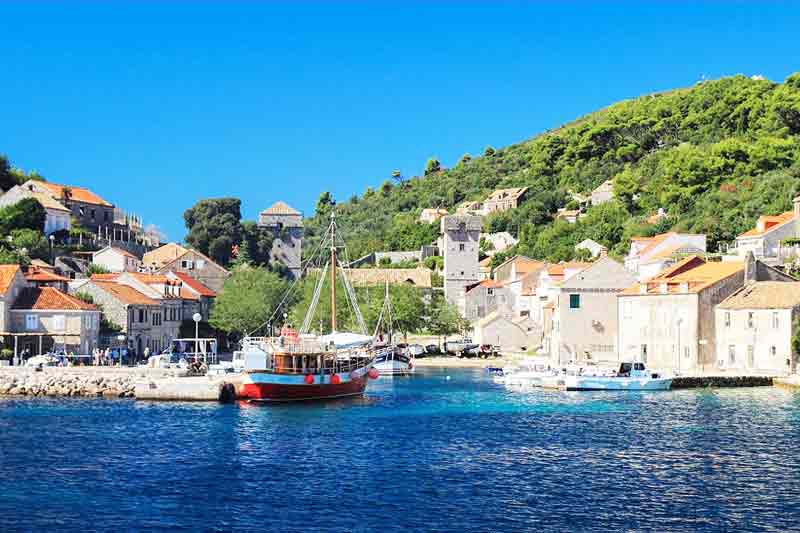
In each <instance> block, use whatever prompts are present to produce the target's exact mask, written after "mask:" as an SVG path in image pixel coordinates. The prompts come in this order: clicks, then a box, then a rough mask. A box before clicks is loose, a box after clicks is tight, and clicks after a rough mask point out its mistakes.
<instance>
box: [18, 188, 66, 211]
mask: <svg viewBox="0 0 800 533" xmlns="http://www.w3.org/2000/svg"><path fill="white" fill-rule="evenodd" d="M28 194H30V195H31V197H32V198H33V199H34V200H36V201H37V202H39V203H40V204H41V206H42V207H44V208H45V209H52V210H54V211H65V212H67V213H69V209H67V208H66V207H64V206H63V205H61V203H59V202H58V200H56V199H55V198H53V197H52V196H50V195H48V194H46V193H43V192H29V193H28Z"/></svg>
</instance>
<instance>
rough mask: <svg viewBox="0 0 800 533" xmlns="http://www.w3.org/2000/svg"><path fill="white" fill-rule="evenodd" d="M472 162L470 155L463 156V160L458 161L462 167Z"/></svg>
mask: <svg viewBox="0 0 800 533" xmlns="http://www.w3.org/2000/svg"><path fill="white" fill-rule="evenodd" d="M470 161H472V156H471V155H469V154H464V155H462V156H461V159H459V160H458V162H459V163H461V164H462V165H466V164H467V163H469V162H470Z"/></svg>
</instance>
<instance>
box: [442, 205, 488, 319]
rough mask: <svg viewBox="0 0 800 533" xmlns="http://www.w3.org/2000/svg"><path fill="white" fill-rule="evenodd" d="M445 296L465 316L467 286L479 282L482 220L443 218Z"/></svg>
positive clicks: (457, 217) (477, 217)
mask: <svg viewBox="0 0 800 533" xmlns="http://www.w3.org/2000/svg"><path fill="white" fill-rule="evenodd" d="M441 224H442V226H441V228H442V248H443V249H442V255H443V256H444V297H445V298H446V299H447V301H448V302H450V303H452V304H454V305H455V306H456V307H458V309H459V311H460V312H461V314H462V315H463V314H464V292H465V288H466V286H467V285H471V284H473V283H478V281H480V278H479V277H478V246H479V242H480V234H481V228H482V226H483V222H482V218H481V217H479V216H474V215H448V216H446V217H442V222H441Z"/></svg>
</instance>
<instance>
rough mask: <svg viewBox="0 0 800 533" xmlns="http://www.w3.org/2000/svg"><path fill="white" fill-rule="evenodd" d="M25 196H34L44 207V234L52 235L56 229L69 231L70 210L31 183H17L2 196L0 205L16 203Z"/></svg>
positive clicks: (5, 205)
mask: <svg viewBox="0 0 800 533" xmlns="http://www.w3.org/2000/svg"><path fill="white" fill-rule="evenodd" d="M25 198H33V199H34V200H36V201H37V202H38V203H39V205H41V206H42V207H43V208H44V212H45V219H44V234H45V235H50V234H51V233H54V232H56V231H60V230H66V231H69V228H70V226H71V224H70V210H69V209H67V208H66V207H64V206H63V205H62V204H61V203H60V202H59V201H58V200H56V199H54V198H53V197H52V196H50V194H47V193H44V192H41V191H40V190H39V189H38V188H35V187H33V186H31V185H27V184H25V185H15V186H13V187H11V188H10V189H9V190H7V191H6V192H5V193H4V194H3V195H2V196H0V207H8V206H10V205H14V204H16V203H17V202H19V201H20V200H23V199H25Z"/></svg>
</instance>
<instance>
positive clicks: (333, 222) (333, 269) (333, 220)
mask: <svg viewBox="0 0 800 533" xmlns="http://www.w3.org/2000/svg"><path fill="white" fill-rule="evenodd" d="M335 331H336V213H331V333H334V332H335Z"/></svg>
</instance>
